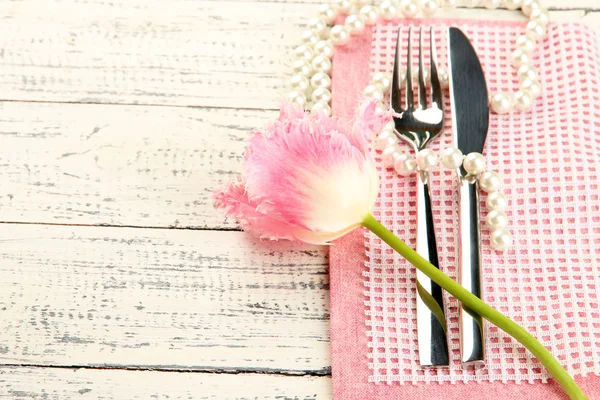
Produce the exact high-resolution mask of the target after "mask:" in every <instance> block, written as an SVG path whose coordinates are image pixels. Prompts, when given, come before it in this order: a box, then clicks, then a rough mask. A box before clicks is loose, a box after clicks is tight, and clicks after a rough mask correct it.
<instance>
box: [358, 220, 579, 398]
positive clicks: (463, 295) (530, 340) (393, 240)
mask: <svg viewBox="0 0 600 400" xmlns="http://www.w3.org/2000/svg"><path fill="white" fill-rule="evenodd" d="M362 225H363V226H364V227H365V228H367V229H369V230H370V231H371V232H373V233H374V234H376V235H377V236H379V237H380V238H381V240H383V241H384V242H386V243H387V244H389V245H390V247H391V248H393V249H394V250H396V251H397V252H398V253H399V254H400V255H401V256H403V257H404V258H406V259H407V260H408V262H410V263H411V264H412V265H414V266H415V267H417V268H418V269H419V270H420V271H421V272H423V273H424V274H425V275H427V276H428V277H429V278H430V279H431V280H432V281H434V282H435V283H437V284H438V285H440V286H441V287H442V288H444V289H445V290H446V291H448V293H450V294H451V295H452V296H454V297H456V298H457V299H458V300H459V301H460V302H461V303H462V304H463V305H464V306H466V307H468V308H470V309H471V310H472V311H473V312H475V313H477V314H479V315H481V316H482V317H483V318H485V319H487V320H488V321H490V322H491V323H492V324H494V325H496V326H497V327H498V328H500V329H502V330H503V331H504V332H506V333H508V334H509V335H511V336H512V337H513V338H515V339H516V340H517V341H518V342H519V343H521V344H522V345H523V346H525V348H527V349H528V350H529V351H530V352H531V353H532V354H533V355H534V356H536V357H537V359H538V360H540V362H541V363H542V364H543V365H544V367H546V369H547V370H548V372H550V374H552V376H553V377H554V379H555V380H556V381H557V382H558V383H559V384H560V385H561V386H562V388H563V389H564V390H565V392H566V393H567V394H568V395H569V397H570V398H571V399H577V400H584V399H587V396H586V395H585V393H583V391H582V390H581V388H580V387H579V386H577V384H576V383H575V381H574V380H573V378H572V377H571V376H570V375H569V374H568V373H567V371H565V370H564V368H563V367H562V366H561V365H560V363H559V362H558V360H556V358H554V357H553V356H552V354H551V353H550V352H549V351H548V350H547V349H546V348H545V347H544V346H543V345H542V344H541V343H540V342H538V341H537V340H536V339H535V338H534V337H533V336H532V335H531V334H530V333H529V332H527V330H525V329H524V328H522V327H521V326H520V325H519V324H517V323H516V322H514V321H513V320H511V319H510V318H508V317H506V316H505V315H504V314H502V313H500V312H499V311H497V310H496V309H494V308H493V307H491V306H489V305H488V304H487V303H485V302H484V301H482V300H481V299H479V298H478V297H477V296H475V295H473V294H471V293H470V292H469V291H468V290H466V289H465V288H463V287H462V286H461V285H459V284H458V283H457V282H455V281H454V280H453V279H452V278H450V277H449V276H448V275H446V274H444V273H443V272H442V271H440V270H439V269H437V268H436V267H435V266H433V265H432V264H431V263H429V262H428V261H427V260H425V259H424V258H423V257H421V256H420V255H419V254H418V253H417V252H416V251H414V250H413V249H412V248H410V247H409V246H408V245H406V244H405V243H404V242H403V241H402V240H400V239H398V238H397V237H396V236H395V235H394V234H393V233H392V232H390V231H389V230H387V229H386V228H385V227H384V226H383V225H381V223H380V222H379V221H377V220H376V219H375V218H374V217H373V216H372V215H369V216H367V217H366V218H365V220H364V221H363V223H362Z"/></svg>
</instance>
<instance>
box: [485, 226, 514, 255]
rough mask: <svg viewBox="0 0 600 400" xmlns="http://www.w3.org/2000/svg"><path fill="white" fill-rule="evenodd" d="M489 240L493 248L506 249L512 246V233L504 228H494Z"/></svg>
mask: <svg viewBox="0 0 600 400" xmlns="http://www.w3.org/2000/svg"><path fill="white" fill-rule="evenodd" d="M490 242H491V245H492V248H493V249H494V250H506V249H508V248H509V247H510V246H512V242H513V239H512V235H511V234H510V232H509V231H507V230H506V229H494V230H493V231H492V233H491V235H490Z"/></svg>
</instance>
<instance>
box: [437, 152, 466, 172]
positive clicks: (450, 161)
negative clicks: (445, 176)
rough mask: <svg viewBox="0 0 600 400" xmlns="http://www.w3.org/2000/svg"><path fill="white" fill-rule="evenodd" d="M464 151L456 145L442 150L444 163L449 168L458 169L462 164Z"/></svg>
mask: <svg viewBox="0 0 600 400" xmlns="http://www.w3.org/2000/svg"><path fill="white" fill-rule="evenodd" d="M463 158H464V157H463V153H462V151H460V150H459V149H457V148H456V147H448V148H447V149H444V151H442V156H441V160H442V164H443V165H444V167H446V168H448V169H457V168H459V167H460V166H461V165H462V162H463Z"/></svg>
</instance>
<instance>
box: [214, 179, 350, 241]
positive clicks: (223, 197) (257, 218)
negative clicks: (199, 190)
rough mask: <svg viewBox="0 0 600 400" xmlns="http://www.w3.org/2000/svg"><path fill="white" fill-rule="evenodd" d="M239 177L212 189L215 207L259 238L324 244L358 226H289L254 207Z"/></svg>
mask: <svg viewBox="0 0 600 400" xmlns="http://www.w3.org/2000/svg"><path fill="white" fill-rule="evenodd" d="M244 186H245V183H244V182H243V180H242V179H241V178H237V179H236V180H234V181H233V182H230V183H228V184H227V185H225V186H224V187H223V188H220V189H218V190H216V191H215V193H214V198H215V203H216V206H217V208H222V209H224V210H225V212H226V214H227V216H228V217H230V218H234V219H236V220H237V221H238V222H239V223H240V225H241V226H242V228H243V229H244V230H246V231H248V232H251V233H253V234H254V235H256V236H258V237H260V238H261V239H269V240H279V239H287V240H296V241H300V242H304V243H309V244H318V245H326V244H329V242H331V241H332V240H335V239H337V238H339V237H341V236H344V235H345V234H346V233H348V232H349V231H351V230H352V229H355V228H356V227H358V226H354V227H350V228H348V229H346V230H344V231H341V232H333V233H317V232H312V231H309V230H307V229H302V228H299V227H294V226H290V225H288V224H287V223H285V222H282V221H279V220H277V219H275V218H272V217H271V216H270V215H268V214H264V213H261V212H258V211H257V207H256V204H254V203H252V202H251V201H250V199H248V193H247V191H246V190H245V188H244Z"/></svg>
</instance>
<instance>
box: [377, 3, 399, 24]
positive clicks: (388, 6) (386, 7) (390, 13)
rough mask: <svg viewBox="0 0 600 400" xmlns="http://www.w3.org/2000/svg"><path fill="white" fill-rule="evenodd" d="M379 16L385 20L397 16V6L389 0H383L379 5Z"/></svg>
mask: <svg viewBox="0 0 600 400" xmlns="http://www.w3.org/2000/svg"><path fill="white" fill-rule="evenodd" d="M379 9H380V10H381V16H382V17H383V19H385V20H390V19H394V18H396V17H397V16H398V7H396V4H395V3H393V2H392V1H390V0H383V1H382V2H381V4H380V5H379Z"/></svg>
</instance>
